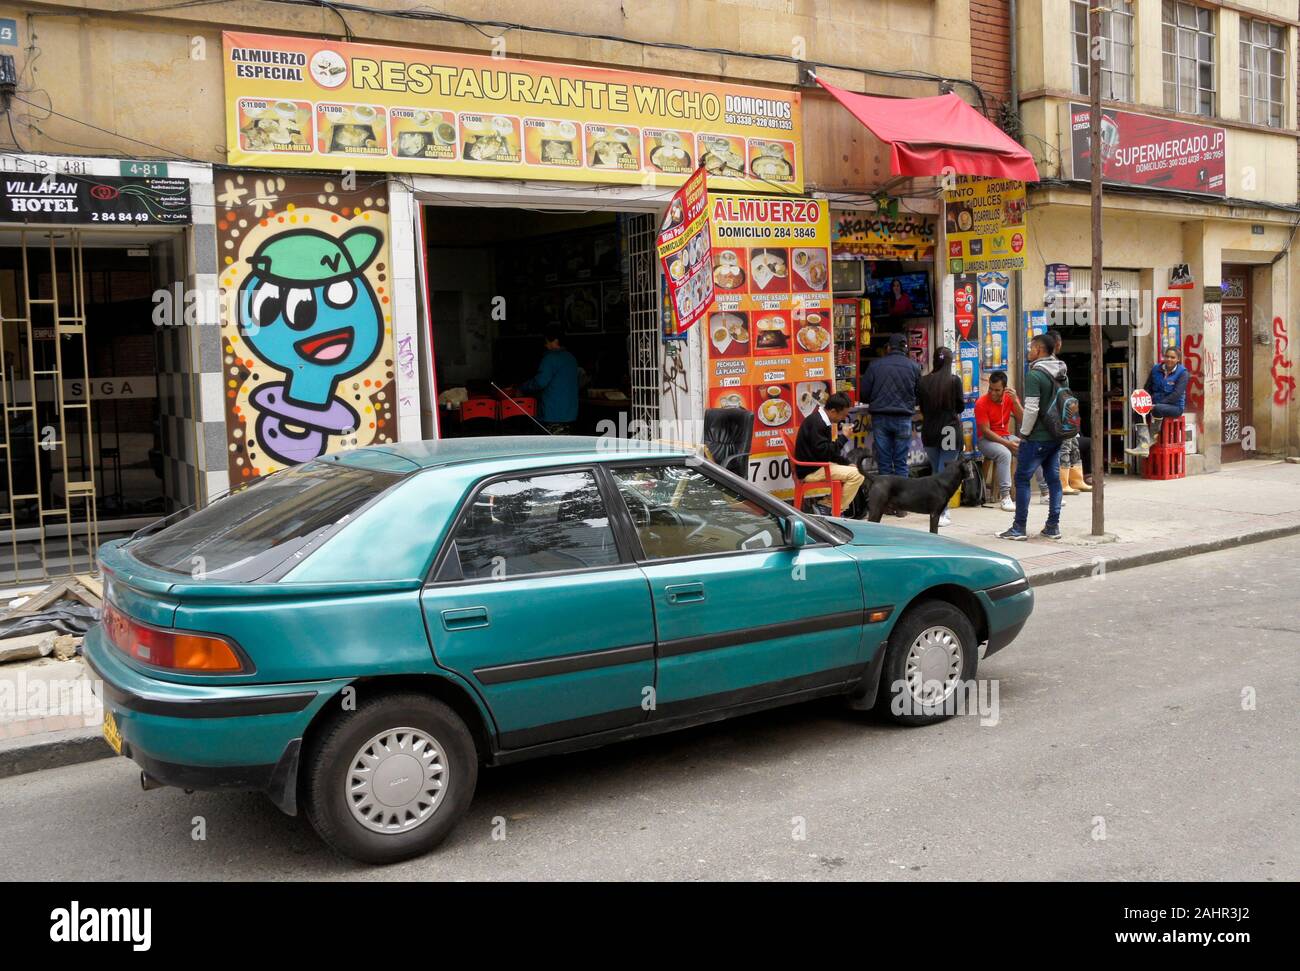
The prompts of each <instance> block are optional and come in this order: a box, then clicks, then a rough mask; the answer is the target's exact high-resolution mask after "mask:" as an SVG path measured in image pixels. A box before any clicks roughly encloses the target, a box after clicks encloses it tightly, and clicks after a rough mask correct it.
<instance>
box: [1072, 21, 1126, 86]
mask: <svg viewBox="0 0 1300 971" xmlns="http://www.w3.org/2000/svg"><path fill="white" fill-rule="evenodd" d="M1097 3H1098V6H1100V7H1101V8H1102V9H1101V57H1102V60H1101V97H1102V99H1103V100H1107V101H1130V102H1131V101H1132V100H1133V4H1132V3H1131V2H1130V0H1097ZM1070 16H1071V21H1070V33H1071V40H1072V41H1073V45H1072V47H1073V51H1074V93H1075V94H1081V95H1087V94H1089V93H1090V89H1089V87H1088V48H1089V44H1088V38H1089V34H1088V3H1087V0H1071V2H1070Z"/></svg>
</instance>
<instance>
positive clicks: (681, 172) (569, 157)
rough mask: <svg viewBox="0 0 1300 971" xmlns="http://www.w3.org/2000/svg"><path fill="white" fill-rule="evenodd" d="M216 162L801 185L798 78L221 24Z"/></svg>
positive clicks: (766, 188) (770, 187)
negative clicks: (780, 81) (224, 129)
mask: <svg viewBox="0 0 1300 971" xmlns="http://www.w3.org/2000/svg"><path fill="white" fill-rule="evenodd" d="M222 37H223V43H224V62H225V82H226V87H225V90H226V98H227V106H228V111H229V117H230V119H231V120H230V130H229V132H228V138H227V141H228V147H229V160H230V162H231V163H232V164H236V165H264V166H281V167H286V166H287V167H296V168H312V169H329V168H335V169H345V168H350V167H352V166H353V165H355V164H356V160H357V159H358V158H364V159H365V160H366V168H368V169H371V170H375V171H388V172H417V173H418V172H424V173H431V174H445V175H456V176H480V177H488V178H510V179H572V180H579V181H584V182H613V183H623V184H641V183H644V182H646V180H647V179H648V178H649V177H654V178H655V179H657V180H659V179H661V180H662V181H661V182H660V184H667V185H678V184H680V183H682V182H684V181H685V180H686V179H687V178H688V177H689V176H690V174H691V173H692V172H694V171H695V170H696V169H697V168H699V167H701V166H702V167H703V168H704V169H705V170H706V171H707V172H708V174H709V177H710V185H711V186H712V187H714V188H726V189H732V190H739V191H750V192H755V191H761V192H770V191H776V192H784V193H789V194H797V193H799V192H801V191H802V189H803V143H802V135H803V132H802V126H803V118H802V104H801V95H800V93H799V92H798V91H789V90H785V89H780V88H759V87H747V86H742V85H736V84H732V83H730V82H726V81H723V82H717V81H699V80H695V79H693V78H678V77H669V76H664V75H655V74H645V73H638V72H631V71H615V70H609V69H605V68H594V67H579V66H576V65H568V64H554V63H550V62H543V61H526V60H519V59H514V58H498V57H491V56H485V55H478V54H460V53H453V52H450V51H433V50H420V49H413V48H406V47H387V46H380V45H375V44H355V43H347V42H343V41H335V40H332V39H329V38H311V37H285V36H276V35H266V34H246V33H235V32H226V33H224V34H223V35H222Z"/></svg>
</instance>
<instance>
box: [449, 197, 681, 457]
mask: <svg viewBox="0 0 1300 971" xmlns="http://www.w3.org/2000/svg"><path fill="white" fill-rule="evenodd" d="M424 225H425V246H426V248H427V265H428V286H429V317H430V331H431V333H430V337H431V347H432V358H433V362H434V374H435V379H436V387H437V389H438V391H439V402H438V405H439V408H438V415H439V428H440V434H441V435H442V436H443V437H457V436H462V435H491V434H544V431H545V430H544V429H543V427H542V426H541V424H539V422H541V421H543V420H546V419H551V420H554V415H555V412H552V414H551V415H549V416H548V415H547V414H546V409H547V407H548V404H550V403H551V402H550V399H549V398H546V397H544V395H545V392H544V391H542V390H540V389H538V388H537V387H536V386H534V385H532V384H530V381H531V379H533V378H534V376H535V375H537V373H538V370H539V365H540V362H541V361H542V358H543V355H545V354H547V353H548V347H547V344H546V340H547V338H553V339H554V340H552V342H551V344H552V349H554V345H555V344H556V343H557V342H558V346H559V348H560V349H562V350H564V351H567V352H568V353H569V354H571V355H572V356H573V358H574V359H575V360H576V364H577V374H576V382H575V383H576V387H575V388H574V389H573V393H572V394H571V393H570V392H568V391H566V392H565V393H564V398H565V399H566V400H565V401H564V402H562V403H561V404H562V406H563V407H564V409H565V410H563V411H562V412H561V414H563V415H569V414H572V419H571V422H567V423H569V424H570V425H571V431H572V432H573V433H574V434H580V435H589V434H596V433H597V431H598V429H600V428H601V427H602V423H604V422H613V423H614V427H616V428H617V427H626V426H627V424H628V421H629V419H628V417H627V416H631V417H634V418H638V419H640V420H642V421H648V420H652V419H654V418H656V417H657V416H658V393H659V388H658V366H657V360H651V361H649V362H648V366H647V362H646V361H645V360H644V358H646V356H647V355H646V354H645V353H643V352H644V350H645V348H646V347H649V348H650V349H651V350H652V351H653V350H654V349H655V348H657V346H658V340H659V317H658V282H657V281H658V274H657V271H656V261H655V260H654V258H653V241H654V229H655V219H654V216H653V215H650V214H643V213H622V212H609V211H560V212H556V211H545V212H543V211H538V210H533V209H513V208H496V207H493V208H469V207H456V206H426V207H425V209H424ZM651 356H653V355H651ZM570 397H572V398H573V401H572V410H571V412H570V410H568V405H569V402H568V400H567V399H568V398H570ZM604 427H606V428H607V427H609V426H608V425H605V426H604Z"/></svg>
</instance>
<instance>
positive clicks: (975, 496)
mask: <svg viewBox="0 0 1300 971" xmlns="http://www.w3.org/2000/svg"><path fill="white" fill-rule="evenodd" d="M984 500H985V495H984V476H982V475H981V474H980V467H979V465H978V464H977V463H975V462H971V463H970V465H969V466H967V472H966V476H965V478H963V479H962V480H961V504H962V505H963V506H982V505H984Z"/></svg>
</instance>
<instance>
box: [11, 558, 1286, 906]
mask: <svg viewBox="0 0 1300 971" xmlns="http://www.w3.org/2000/svg"><path fill="white" fill-rule="evenodd" d="M1297 590H1300V538H1291V539H1283V540H1277V541H1274V542H1271V543H1264V544H1259V545H1254V546H1247V547H1244V548H1240V549H1235V550H1231V551H1226V552H1221V553H1213V554H1208V555H1203V556H1197V557H1192V558H1190V559H1180V560H1176V561H1172V562H1169V563H1162V564H1158V565H1155V566H1149V567H1144V568H1141V569H1135V570H1129V571H1124V572H1119V573H1113V574H1110V575H1107V576H1104V577H1100V578H1090V579H1083V580H1075V581H1072V582H1069V583H1061V584H1055V585H1052V586H1048V587H1044V588H1042V589H1041V590H1039V591H1038V601H1037V609H1036V610H1035V613H1034V615H1033V617H1032V618H1031V620H1030V622H1029V624H1028V625H1027V626H1026V628H1025V630H1024V632H1023V633H1022V634H1021V636H1020V638H1019V639H1018V640H1017V641H1016V642H1015V643H1014V644H1012V645H1011V647H1009V648H1007V649H1006V650H1005V651H1003V652H1002V653H1000V654H998V655H996V656H995V657H993V658H991V659H989V660H988V661H987V662H986V663H984V664H982V665H981V667H980V676H981V677H982V678H988V679H991V680H992V682H993V683H995V684H996V686H997V700H998V706H997V719H996V724H981V721H984V722H991V721H992V720H993V719H992V718H985V719H981V717H980V716H979V714H978V713H971V714H968V715H966V716H964V717H959V718H956V719H953V720H950V721H948V722H945V723H943V724H941V725H938V726H934V727H930V728H922V729H904V728H895V727H892V726H890V725H887V724H885V723H883V722H880V721H878V720H875V719H874V718H872V717H870V716H859V715H854V714H851V713H846V712H843V711H841V710H840V709H839V708H838V707H837V706H836V705H835V704H833V703H827V702H818V703H813V704H805V705H800V706H797V707H794V708H788V709H783V710H780V711H776V712H769V713H765V714H761V715H756V716H751V717H747V718H743V719H739V720H735V721H730V722H725V723H721V724H717V725H712V726H708V727H704V728H699V729H692V730H689V731H686V732H682V733H678V734H676V735H669V736H663V737H660V738H655V739H648V740H642V741H639V742H633V743H627V744H624V745H621V746H614V747H610V748H605V749H601V750H598V751H595V752H589V753H583V754H579V755H572V756H563V757H556V758H550V759H543V760H540V761H536V762H532V763H527V764H523V765H518V766H513V767H508V768H502V769H492V770H486V771H485V772H484V773H482V775H481V776H480V784H479V790H478V794H477V796H476V797H475V800H474V804H473V806H472V807H471V809H470V812H469V814H468V815H467V816H466V818H465V820H464V821H463V822H462V823H461V825H460V827H459V829H457V830H456V832H454V833H453V834H452V836H451V837H450V838H449V840H448V841H447V842H446V843H445V844H444V845H443V846H442V848H441V849H440V850H438V851H436V852H435V853H433V854H432V855H429V856H427V857H424V858H422V859H419V860H414V861H410V862H407V863H404V864H400V865H397V866H392V867H387V868H369V867H365V866H361V865H358V864H353V863H350V862H346V861H343V860H341V859H339V858H337V857H335V856H334V855H332V854H331V853H330V851H328V850H327V849H326V848H325V847H324V846H323V844H321V843H320V842H319V841H318V840H317V839H316V837H315V835H314V834H313V832H312V830H311V827H310V825H309V824H308V823H307V821H306V820H305V818H302V817H299V818H296V819H294V818H289V817H286V816H283V815H281V814H280V813H279V812H278V811H277V810H276V809H274V808H273V807H272V806H271V804H270V803H269V802H267V801H266V800H265V799H264V798H262V797H261V796H258V795H254V794H245V793H195V794H192V795H186V794H184V793H183V792H180V791H177V790H172V789H163V790H157V791H154V792H148V793H145V792H142V791H141V790H140V786H139V772H138V770H137V769H136V768H135V766H134V765H133V764H132V763H130V762H128V761H126V760H125V759H109V760H105V761H101V762H95V763H91V764H87V765H81V766H71V767H67V768H62V769H55V770H50V771H46V772H40V773H34V774H31V775H24V776H18V777H15V778H11V779H7V780H4V781H0V848H2V850H3V852H0V879H7V880H8V879H32V880H164V879H179V880H191V879H192V880H226V879H251V880H263V879H265V880H277V879H285V878H289V879H363V880H511V879H551V880H555V879H598V880H599V879H631V880H696V879H703V880H718V879H745V880H786V879H793V880H860V879H866V880H951V879H965V880H1000V879H1045V880H1103V879H1104V880H1236V879H1240V880H1278V881H1281V880H1295V879H1297V878H1300V815H1298V814H1300V772H1297V762H1296V739H1297V738H1300V611H1298V610H1297V607H1296V593H1297ZM986 697H987V695H986ZM200 817H201V821H200ZM200 827H201V828H202V829H204V830H205V832H204V834H203V835H204V836H205V837H206V838H204V839H195V838H193V836H194V834H195V831H196V829H197V828H200Z"/></svg>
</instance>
